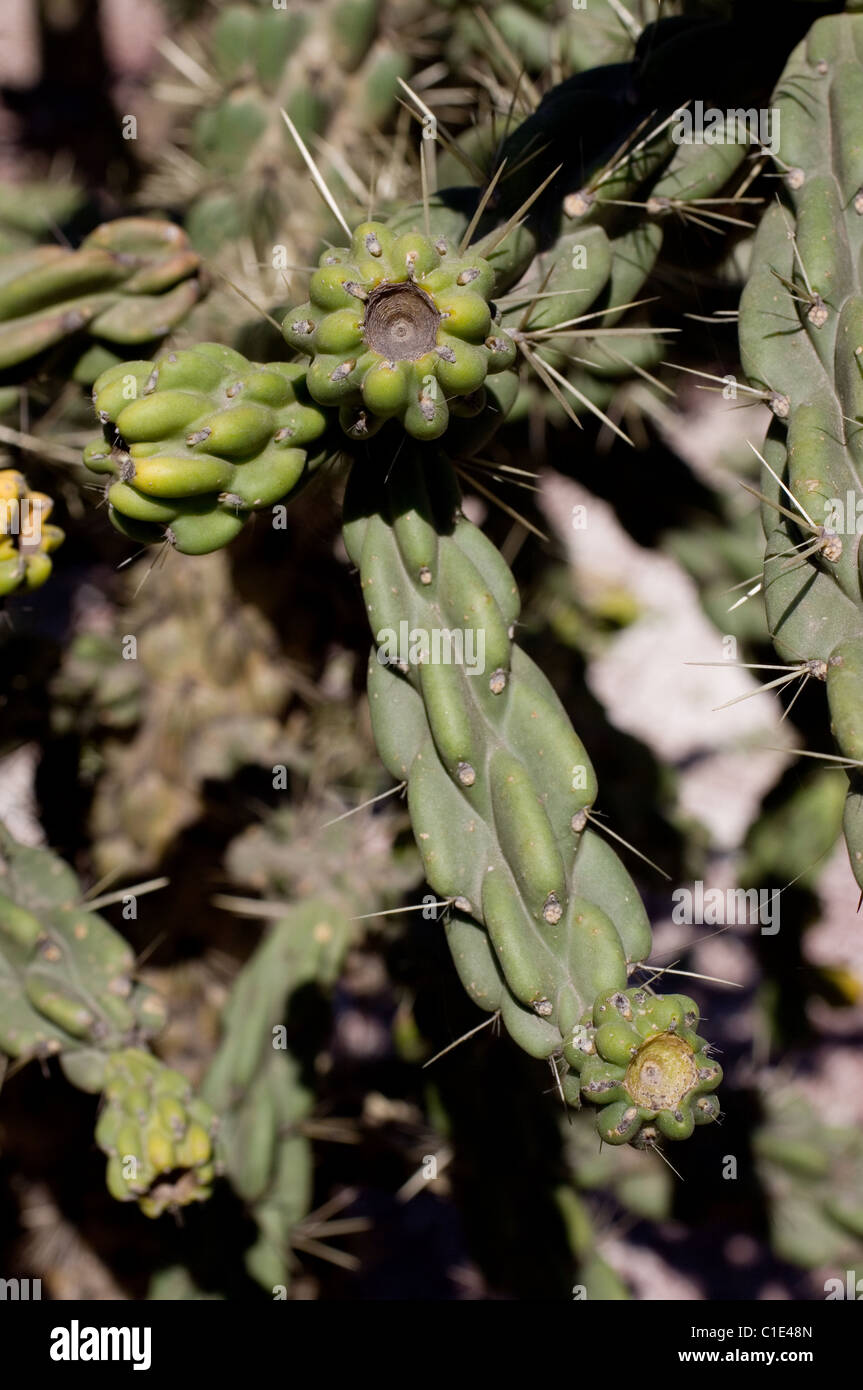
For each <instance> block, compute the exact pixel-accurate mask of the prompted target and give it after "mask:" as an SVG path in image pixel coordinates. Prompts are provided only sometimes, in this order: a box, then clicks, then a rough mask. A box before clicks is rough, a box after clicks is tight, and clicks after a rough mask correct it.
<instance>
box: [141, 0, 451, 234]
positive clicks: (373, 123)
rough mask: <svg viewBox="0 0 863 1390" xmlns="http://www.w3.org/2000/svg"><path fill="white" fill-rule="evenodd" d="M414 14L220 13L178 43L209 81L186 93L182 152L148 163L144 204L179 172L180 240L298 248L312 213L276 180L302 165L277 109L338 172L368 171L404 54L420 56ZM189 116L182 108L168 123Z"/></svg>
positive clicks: (405, 7)
mask: <svg viewBox="0 0 863 1390" xmlns="http://www.w3.org/2000/svg"><path fill="white" fill-rule="evenodd" d="M422 17H423V15H422V9H421V7H419V6H417V5H415V4H414V3H413V2H412V0H322V2H321V0H319V2H318V3H311V2H310V0H296V2H295V3H292V4H291V6H290V8H288V9H285V8H283V7H275V8H274V7H271V6H269V5H264V6H261V5H251V4H234V5H226V6H224V7H222V8H221V10H220V12H219V14H218V15H217V16H216V17H215V19H214V21H213V23H212V25H211V27H210V28H209V29H208V30H207V31H206V32H204V33H203V34H201V33H200V32H199V31H197V32H196V31H194V30H193V31H190V33H189V34H188V36H187V39H188V45H189V47H190V49H191V50H192V52H193V53H197V54H198V55H199V58H198V67H199V71H200V69H203V70H204V71H206V73H207V75H208V77H209V84H208V85H207V86H206V87H204V89H203V91H202V88H201V84H200V82H198V83H197V84H196V85H194V86H191V85H190V88H189V97H190V99H191V100H192V101H193V102H194V103H195V104H197V105H198V106H199V107H200V109H199V110H198V112H197V115H196V118H195V120H194V123H193V125H192V128H191V130H190V131H188V132H183V136H182V137H181V138H182V140H183V143H184V144H185V145H187V146H188V152H187V151H186V150H184V151H183V155H182V156H177V155H176V154H174V157H171V155H170V154H169V156H168V157H162V158H160V159H158V160H157V162H156V167H155V169H154V171H153V173H152V175H151V177H150V178H149V179H148V180H147V182H146V185H145V196H146V197H147V198H148V199H149V200H152V199H153V198H156V199H157V200H158V199H162V198H164V197H166V196H168V197H169V198H171V199H174V198H176V195H177V191H178V188H177V183H178V168H179V170H180V172H181V177H182V185H181V190H182V196H183V198H184V199H185V200H189V198H190V194H191V207H190V208H189V212H188V216H187V224H186V225H187V228H188V231H189V234H190V235H191V237H192V239H193V241H194V242H195V244H196V245H197V246H200V247H201V249H202V250H204V251H205V252H207V253H208V254H213V253H216V252H219V251H220V250H221V249H222V248H223V247H225V246H226V243H228V244H230V243H232V242H234V243H235V242H242V241H246V240H248V241H249V242H250V243H251V244H252V245H253V246H254V247H255V250H256V252H257V254H258V255H259V256H264V255H269V253H270V251H271V247H272V243H273V242H274V241H275V240H280V241H284V239H285V237H286V236H287V237H288V240H289V241H290V240H292V239H293V236H294V234H295V235H296V237H298V238H299V239H300V240H301V241H302V242H303V244H305V245H308V244H309V243H310V241H313V239H314V238H313V237H311V238H310V237H309V223H311V225H312V226H313V227H314V226H315V225H317V226H320V224H321V214H320V207H319V204H318V203H317V202H314V203H313V202H311V200H309V199H308V198H307V197H306V196H304V194H303V193H301V191H300V189H299V188H298V185H297V180H296V178H295V177H292V178H289V179H286V171H290V170H292V171H293V173H294V175H296V172H297V169H298V167H300V166H301V161H300V159H299V157H298V154H297V150H296V147H295V145H294V143H293V141H292V139H291V137H290V135H289V134H288V130H287V127H286V125H285V122H284V120H283V118H282V114H281V113H282V111H283V110H284V111H285V112H286V114H287V116H288V117H289V119H290V121H291V122H292V124H293V125H294V127H295V129H296V130H297V131H298V132H299V134H300V136H301V138H302V139H304V140H305V141H306V142H309V143H314V142H315V141H316V140H322V141H325V142H326V145H327V146H328V147H330V148H332V149H334V150H335V152H336V153H335V164H336V166H337V167H338V166H342V167H343V163H344V164H346V165H349V166H351V167H352V168H354V169H359V170H361V171H363V172H365V171H366V170H370V169H371V166H372V163H373V152H374V150H375V148H376V144H377V141H378V140H381V136H380V135H379V132H381V131H382V130H385V129H386V127H387V124H388V121H389V119H390V117H391V116H392V114H393V113H394V112H395V111H396V110H397V102H398V94H399V88H398V79H399V78H407V77H409V76H410V73H411V70H412V68H413V66H414V63H413V60H412V58H411V49H412V48H413V47H414V46H416V48H417V56H418V57H420V56H422V54H423V51H424V49H423V44H422V41H421V36H420V42H418V43H417V44H416V45H414V44H413V43H412V37H411V30H412V27H413V26H414V25H415V24H418V23H419V21H421V19H422ZM187 110H188V104H187V103H184V104H183V106H182V107H180V109H179V111H178V117H179V118H180V119H182V117H183V116H184V115H185V113H186V111H187ZM381 148H384V144H383V141H382V140H381ZM189 155H191V159H190V158H189ZM190 179H191V188H190ZM298 195H299V197H298ZM298 202H299V207H300V209H301V215H300V216H298V215H297V214H298ZM303 223H305V224H306V225H305V227H304V226H303ZM321 230H323V228H321Z"/></svg>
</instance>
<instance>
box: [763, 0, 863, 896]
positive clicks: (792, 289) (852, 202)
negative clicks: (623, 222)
mask: <svg viewBox="0 0 863 1390" xmlns="http://www.w3.org/2000/svg"><path fill="white" fill-rule="evenodd" d="M861 59H863V16H861V15H859V14H855V15H852V14H846V15H835V16H830V17H827V18H823V19H821V20H819V21H818V22H817V23H816V24H815V25H814V26H813V28H812V30H811V31H810V34H809V35H808V37H807V39H806V40H805V42H804V43H803V44H801V45H800V46H799V47H798V48H797V49H796V50H795V52H794V53H793V54H792V56H791V58H790V60H789V63H788V66H787V68H786V71H785V73H784V75H783V77H782V79H781V81H780V84H779V87H778V89H777V92H776V95H775V103H776V107H777V114H778V116H779V117H780V118H781V127H780V129H781V139H780V149H779V155H780V165H779V167H780V170H781V173H782V181H783V191H782V199H781V202H777V203H776V204H775V205H774V206H773V207H771V208H770V209H769V210H768V211H767V213H766V215H765V217H764V219H763V221H762V223H761V226H760V228H759V231H758V234H757V237H756V241H755V248H754V253H753V261H752V271H751V276H750V279H749V282H748V284H747V286H746V290H745V292H744V295H743V300H742V303H741V309H740V346H741V357H742V361H743V365H744V369H745V371H746V373H747V375H748V377H749V378H750V380H751V381H752V382H754V383H755V384H757V385H758V386H760V387H761V388H763V389H764V391H765V393H766V395H767V398H768V399H769V401H770V404H771V406H772V409H773V412H774V416H775V419H774V421H773V424H772V425H771V428H770V432H769V434H768V438H767V442H766V444H765V447H764V457H765V459H766V461H767V465H768V467H766V468H765V469H764V475H763V483H762V486H763V490H764V494H765V496H766V497H767V498H768V499H769V502H767V503H765V504H764V505H763V507H762V520H763V522H764V529H765V534H766V536H767V552H766V561H765V567H764V595H765V602H766V608H767V618H768V624H769V627H770V631H771V634H772V636H773V640H774V642H775V644H776V647H777V650H778V652H779V654H780V656H781V657H782V658H783V659H784V660H787V661H788V662H789V663H790V664H792V665H796V666H799V667H800V668H801V671H802V672H804V673H808V674H809V675H811V676H813V677H815V678H817V679H819V680H822V681H824V682H825V684H826V689H827V696H828V703H829V707H830V718H831V723H832V728H833V732H834V735H835V738H836V742H837V744H838V747H839V750H840V752H841V753H842V754H843V755H844V756H846V757H847V758H848V759H849V763H851V764H852V770H851V771H850V772H849V780H850V790H849V794H848V801H847V805H846V816H845V832H846V838H847V841H848V849H849V855H850V859H851V865H852V868H853V871H854V874H855V876H856V878H857V881H858V883H860V884H861V886H863V812H861V805H863V800H861V795H863V768H861V766H860V763H861V758H862V757H863V740H861V736H860V730H861V717H863V716H861V710H863V700H861V694H863V686H861V675H863V667H861V647H863V589H861V568H860V555H861V551H860V535H859V531H858V529H857V514H858V509H859V502H860V498H861V487H860V458H861V453H860V450H861V444H860V435H859V430H858V428H857V425H856V424H855V423H854V422H855V421H856V420H857V419H859V416H860V410H861V406H863V390H861V374H860V373H861V360H863V283H861V252H863V193H861V189H863V150H861V141H860V133H859V128H858V127H859V119H858V113H859V107H860V92H861ZM803 90H805V92H806V100H805V101H801V99H800V93H801V91H803ZM777 325H781V326H782V328H781V331H777ZM771 470H772V471H771ZM777 478H779V479H781V482H782V486H780V484H779V483H778V482H777V481H776V479H777ZM789 494H790V496H789ZM792 499H793V500H792ZM780 509H784V510H780ZM840 517H841V521H840Z"/></svg>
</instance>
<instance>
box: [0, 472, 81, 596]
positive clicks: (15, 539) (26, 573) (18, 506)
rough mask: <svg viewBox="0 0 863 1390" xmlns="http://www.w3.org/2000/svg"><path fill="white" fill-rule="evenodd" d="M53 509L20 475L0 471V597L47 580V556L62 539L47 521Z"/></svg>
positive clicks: (42, 493) (49, 564)
mask: <svg viewBox="0 0 863 1390" xmlns="http://www.w3.org/2000/svg"><path fill="white" fill-rule="evenodd" d="M53 508H54V503H53V501H52V499H51V498H50V497H49V496H48V495H47V493H44V492H33V491H31V489H30V487H29V485H28V483H27V479H26V478H25V477H24V474H23V473H19V472H18V471H17V469H14V468H3V469H0V598H6V597H8V596H9V595H10V594H16V593H26V592H29V591H31V590H33V589H38V588H39V587H40V586H41V585H42V584H44V583H45V581H46V579H47V578H48V577H49V575H50V573H51V565H52V562H51V555H52V553H53V552H54V551H55V550H56V549H57V547H58V546H60V545H62V544H63V541H64V539H65V537H64V533H63V532H62V531H61V529H60V527H59V526H54V525H52V524H51V523H50V522H49V520H48V518H49V517H50V515H51V512H52V510H53Z"/></svg>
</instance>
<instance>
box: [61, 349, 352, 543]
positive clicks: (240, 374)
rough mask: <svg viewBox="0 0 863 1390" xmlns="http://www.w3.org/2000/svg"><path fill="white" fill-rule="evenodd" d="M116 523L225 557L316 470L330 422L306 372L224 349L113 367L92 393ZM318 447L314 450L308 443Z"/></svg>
mask: <svg viewBox="0 0 863 1390" xmlns="http://www.w3.org/2000/svg"><path fill="white" fill-rule="evenodd" d="M93 403H94V406H95V408H96V412H97V414H98V416H99V419H100V420H101V421H102V425H103V432H104V438H103V439H97V440H94V441H93V442H92V443H91V444H90V445H89V446H88V447H87V449H86V450H85V454H84V461H85V463H86V464H87V466H88V467H89V468H90V469H91V470H93V471H94V472H99V473H105V474H107V475H108V481H107V485H106V493H105V495H106V498H107V501H108V507H109V514H110V517H111V520H112V521H113V522H114V524H115V525H116V526H117V528H118V529H119V530H121V531H123V532H124V533H125V534H127V535H131V536H133V537H134V538H135V539H141V540H161V539H163V538H164V539H165V540H167V541H168V542H169V543H170V544H171V545H173V546H174V547H175V549H177V550H180V551H182V552H184V553H186V554H193V555H200V554H204V553H206V552H208V551H212V550H218V549H220V548H221V547H222V546H223V545H226V544H227V543H228V542H229V541H231V540H233V539H234V537H235V536H236V535H238V534H239V532H240V531H241V530H242V528H243V526H244V524H245V523H246V521H247V520H248V519H249V516H250V515H251V513H252V512H253V511H257V510H261V509H265V508H269V507H272V506H273V505H274V504H275V503H277V502H279V501H281V500H282V499H285V498H287V497H288V496H290V495H291V494H293V493H295V492H296V491H297V490H298V489H299V488H300V487H301V486H302V485H303V484H304V483H305V482H306V481H307V480H308V478H309V476H310V475H311V473H312V471H313V470H314V468H315V467H316V466H317V464H318V463H319V462H320V459H321V457H322V454H321V452H320V441H321V436H322V435H323V433H324V431H325V429H326V425H327V420H326V416H325V413H324V412H323V411H322V410H321V409H320V408H319V407H318V406H317V405H315V404H314V402H312V401H310V400H309V398H308V395H307V392H306V389H305V371H304V368H303V367H301V366H300V365H298V364H295V363H286V362H273V363H266V364H264V365H260V364H257V363H253V362H249V361H248V360H247V359H246V358H245V357H243V356H242V355H241V354H240V353H238V352H234V351H233V349H231V348H226V347H222V346H220V345H219V344H218V343H201V344H199V345H198V346H197V347H194V348H187V349H185V350H183V351H179V352H171V353H168V354H167V355H166V356H164V357H162V358H160V359H159V360H158V361H156V362H150V361H146V362H144V361H142V362H127V363H122V364H120V365H118V366H115V367H111V368H109V369H108V371H106V372H103V374H102V375H101V376H100V377H99V378H98V380H97V381H96V383H95V385H94V387H93ZM316 443H317V444H318V445H319V447H318V449H317V450H310V449H309V446H313V445H315V444H316Z"/></svg>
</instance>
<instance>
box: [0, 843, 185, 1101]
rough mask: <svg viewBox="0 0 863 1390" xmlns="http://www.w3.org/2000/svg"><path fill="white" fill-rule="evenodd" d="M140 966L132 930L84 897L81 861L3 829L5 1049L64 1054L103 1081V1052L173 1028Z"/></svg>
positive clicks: (20, 1054)
mask: <svg viewBox="0 0 863 1390" xmlns="http://www.w3.org/2000/svg"><path fill="white" fill-rule="evenodd" d="M134 968H135V960H134V956H133V953H132V950H131V948H130V947H129V946H128V945H127V943H126V942H125V941H124V940H123V938H122V937H121V936H118V934H117V933H116V932H115V931H114V930H113V929H112V928H111V927H110V926H109V925H108V923H107V922H105V921H104V920H103V918H101V917H99V916H98V915H97V914H96V913H94V912H89V911H88V910H87V908H86V907H85V906H83V905H82V903H81V890H80V887H79V884H78V880H77V879H76V877H75V875H74V874H73V873H72V871H71V869H68V868H67V867H66V865H65V864H64V863H63V861H62V860H60V859H58V858H57V856H56V855H54V854H51V853H50V852H49V851H48V850H41V849H29V848H26V847H24V846H22V845H19V844H17V843H16V842H15V840H14V839H13V838H12V836H11V835H9V833H8V832H7V831H6V830H5V829H3V828H2V827H0V1049H2V1051H4V1052H6V1053H7V1054H8V1055H9V1056H11V1057H16V1058H22V1059H29V1058H31V1057H49V1056H60V1058H61V1060H62V1062H63V1065H64V1069H65V1068H66V1066H67V1062H68V1063H69V1071H70V1079H74V1081H75V1084H83V1085H84V1088H85V1089H88V1090H90V1089H98V1088H99V1086H100V1084H101V1083H100V1075H99V1066H98V1065H97V1057H98V1055H104V1054H106V1053H107V1052H109V1051H111V1050H112V1049H116V1048H118V1047H122V1046H124V1045H126V1044H129V1043H135V1042H139V1041H142V1040H144V1039H146V1038H148V1037H152V1036H153V1034H155V1033H157V1032H158V1031H159V1030H160V1029H161V1028H162V1027H163V1026H164V1022H165V1013H164V1008H163V1006H162V1003H161V1000H160V999H159V997H158V996H157V995H156V994H154V993H153V991H152V990H150V989H148V988H146V987H145V986H143V985H141V984H139V983H137V982H136V981H135V980H134ZM76 1068H77V1069H78V1070H77V1071H76ZM79 1077H80V1078H81V1079H80V1080H79ZM89 1078H92V1080H91V1081H89Z"/></svg>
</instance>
